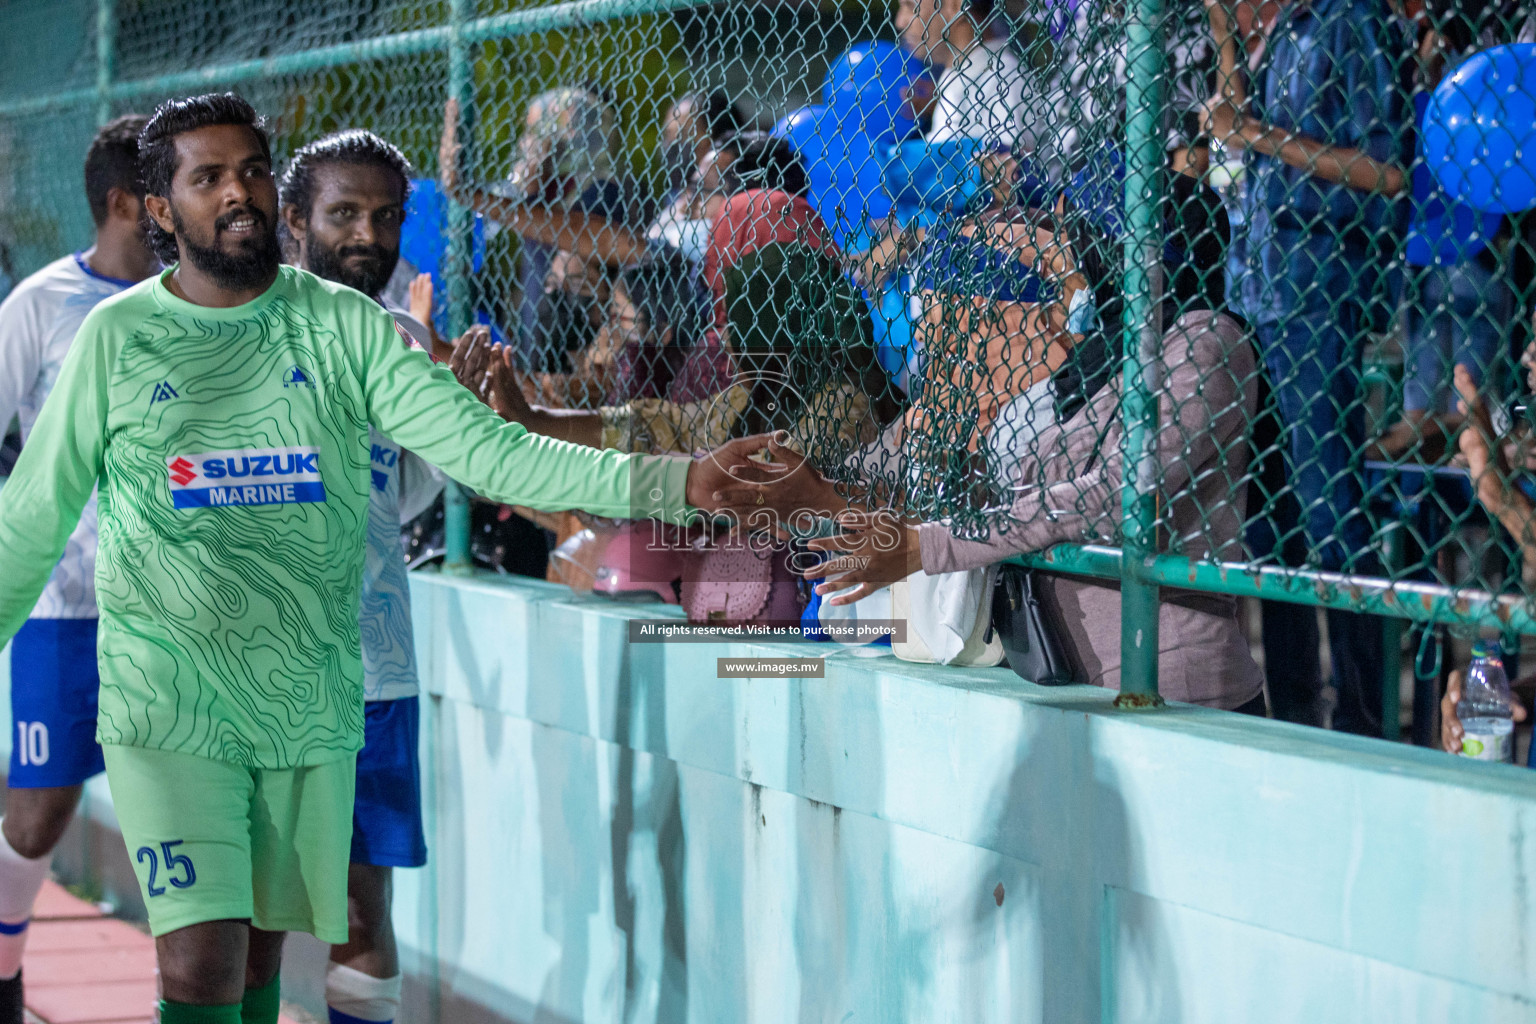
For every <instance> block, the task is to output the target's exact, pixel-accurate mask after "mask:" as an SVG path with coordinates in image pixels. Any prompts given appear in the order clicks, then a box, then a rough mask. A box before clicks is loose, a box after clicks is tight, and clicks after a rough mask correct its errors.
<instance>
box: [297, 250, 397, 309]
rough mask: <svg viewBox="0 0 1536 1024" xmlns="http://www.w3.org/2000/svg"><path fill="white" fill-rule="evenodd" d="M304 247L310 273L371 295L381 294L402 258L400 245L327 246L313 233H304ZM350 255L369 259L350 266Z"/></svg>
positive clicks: (374, 297) (373, 297)
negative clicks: (359, 266)
mask: <svg viewBox="0 0 1536 1024" xmlns="http://www.w3.org/2000/svg"><path fill="white" fill-rule="evenodd" d="M304 248H305V251H306V252H307V253H308V254H309V259H308V260H307V262H308V264H309V266H308V267H306V268H305V269H307V270H308V271H309V272H310V273H311V274H314V275H315V276H316V277H321V278H324V279H325V280H327V281H335V282H336V283H337V284H344V285H346V286H347V287H348V288H356V289H357V290H358V291H360V292H362V293H363V294H364V295H366V296H368V297H369V298H370V299H377V298H378V297H379V293H380V292H382V291H383V290H384V286H385V285H386V284H388V283H389V279H390V277H392V276H393V275H394V273H395V265H396V264H397V263H399V262H400V250H398V249H386V248H384V247H383V246H382V245H344V246H342V247H341V248H339V249H328V248H326V247H325V246H324V245H322V244H321V243H320V242H319V241H318V240H317V239H316V238H315V236H314V235H305V236H304ZM351 256H366V257H368V261H367V262H366V263H364V264H363V266H362V268H361V269H357V270H353V269H351V268H349V267H348V266H347V259H348V257H351Z"/></svg>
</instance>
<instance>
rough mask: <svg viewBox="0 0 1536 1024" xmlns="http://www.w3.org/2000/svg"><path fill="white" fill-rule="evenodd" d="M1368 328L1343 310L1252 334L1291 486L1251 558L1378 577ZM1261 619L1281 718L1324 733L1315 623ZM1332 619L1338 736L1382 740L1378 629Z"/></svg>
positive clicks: (1367, 622) (1348, 616)
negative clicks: (1368, 433) (1371, 516)
mask: <svg viewBox="0 0 1536 1024" xmlns="http://www.w3.org/2000/svg"><path fill="white" fill-rule="evenodd" d="M1361 326H1362V325H1361V316H1360V312H1359V309H1358V307H1357V306H1355V305H1354V304H1352V303H1348V302H1345V303H1342V304H1341V305H1340V306H1339V307H1338V308H1337V309H1336V310H1334V311H1332V312H1330V313H1329V314H1326V315H1324V314H1318V313H1306V312H1301V313H1297V314H1296V315H1294V316H1291V317H1288V318H1285V319H1283V320H1281V321H1279V322H1276V323H1270V324H1262V325H1260V326H1259V327H1258V329H1257V335H1258V341H1259V350H1260V352H1261V353H1262V354H1263V358H1264V364H1265V369H1266V370H1267V372H1268V375H1269V381H1270V386H1271V389H1272V391H1273V393H1274V400H1275V404H1276V407H1277V408H1278V410H1279V414H1280V423H1281V440H1282V444H1281V447H1282V449H1283V450H1284V453H1285V456H1286V462H1287V464H1288V465H1287V466H1286V470H1287V473H1286V476H1285V480H1286V481H1287V483H1288V485H1289V486H1288V489H1287V491H1286V492H1285V493H1283V494H1281V495H1279V496H1278V500H1277V501H1276V503H1275V508H1274V511H1273V513H1272V516H1271V521H1270V522H1268V523H1263V522H1260V523H1255V524H1253V525H1252V526H1250V529H1249V541H1250V545H1252V546H1254V547H1255V548H1256V550H1255V551H1254V554H1255V555H1256V556H1260V557H1263V556H1267V555H1278V556H1279V560H1280V561H1281V562H1282V564H1287V565H1299V564H1301V563H1303V562H1305V563H1308V564H1312V565H1317V566H1319V567H1320V568H1323V569H1329V570H1346V571H1351V572H1357V573H1364V574H1376V573H1379V572H1380V571H1381V566H1380V563H1379V561H1378V559H1377V558H1376V556H1375V553H1374V552H1373V551H1372V550H1371V547H1370V540H1371V530H1370V524H1369V521H1368V520H1367V518H1366V516H1365V513H1364V511H1363V508H1362V506H1363V501H1364V494H1363V489H1362V487H1361V481H1360V474H1359V472H1358V469H1357V467H1356V465H1355V458H1356V455H1357V454H1358V452H1359V451H1360V448H1361V446H1362V445H1363V442H1364V436H1365V409H1364V404H1363V396H1362V394H1361V390H1360V358H1361V346H1360V334H1361ZM1260 538H1262V540H1261V539H1260ZM1266 545H1270V546H1268V547H1266ZM1277 548H1278V550H1277ZM1262 611H1263V629H1264V670H1265V676H1266V677H1267V681H1268V683H1269V688H1270V701H1271V703H1272V704H1273V706H1274V709H1275V717H1276V718H1280V719H1284V720H1287V721H1294V722H1302V723H1305V724H1310V725H1321V724H1322V707H1321V703H1320V701H1319V699H1318V698H1319V696H1320V694H1321V690H1322V680H1321V678H1320V676H1319V673H1320V668H1319V664H1318V648H1319V644H1320V642H1321V640H1320V635H1319V633H1318V630H1317V617H1316V611H1315V610H1314V609H1313V608H1311V607H1309V606H1305V605H1293V604H1284V603H1281V602H1265V603H1264V606H1263V609H1262ZM1325 615H1326V619H1327V622H1328V638H1329V651H1330V652H1331V656H1332V657H1331V660H1332V670H1333V685H1334V688H1335V689H1336V690H1337V691H1338V706H1337V709H1336V710H1335V712H1334V718H1333V727H1334V728H1335V729H1338V730H1340V731H1344V732H1354V733H1362V734H1378V735H1379V734H1380V729H1381V711H1382V709H1381V685H1380V675H1381V664H1382V640H1381V623H1380V621H1379V620H1378V619H1377V618H1376V617H1375V616H1370V615H1362V614H1359V613H1356V612H1346V611H1336V610H1333V609H1329V610H1328V611H1327V612H1326V613H1325Z"/></svg>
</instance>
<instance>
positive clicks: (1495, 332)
mask: <svg viewBox="0 0 1536 1024" xmlns="http://www.w3.org/2000/svg"><path fill="white" fill-rule="evenodd" d="M1409 273H1410V274H1411V275H1412V278H1414V279H1416V280H1417V283H1418V291H1419V296H1418V298H1419V301H1417V302H1411V303H1409V305H1408V322H1407V325H1406V326H1407V328H1408V351H1407V353H1406V357H1405V358H1404V360H1403V408H1405V409H1407V410H1408V411H1409V412H1422V411H1424V410H1426V409H1427V410H1429V411H1431V412H1441V413H1450V412H1455V411H1456V392H1455V389H1454V388H1452V387H1451V368H1452V367H1453V366H1455V364H1457V363H1462V364H1464V365H1465V366H1466V367H1467V369H1469V370H1471V371H1472V380H1473V381H1474V382H1476V383H1478V384H1481V383H1483V381H1484V380H1486V379H1487V376H1488V371H1489V370H1491V369H1493V368H1494V365H1495V363H1494V361H1495V360H1496V359H1497V358H1498V356H1499V344H1500V339H1501V338H1502V337H1503V331H1504V329H1505V327H1506V325H1508V323H1509V322H1510V321H1511V320H1512V319H1514V304H1515V297H1514V295H1513V293H1512V292H1511V291H1510V287H1509V283H1508V281H1506V280H1505V279H1504V278H1503V277H1502V276H1501V275H1498V274H1495V273H1494V272H1493V271H1492V270H1490V269H1489V268H1488V267H1486V266H1484V265H1483V264H1482V263H1481V262H1479V261H1478V260H1476V259H1471V260H1465V261H1463V262H1461V263H1456V264H1453V265H1451V266H1446V267H1411V268H1409Z"/></svg>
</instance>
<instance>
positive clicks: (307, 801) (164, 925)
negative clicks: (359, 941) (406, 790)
mask: <svg viewBox="0 0 1536 1024" xmlns="http://www.w3.org/2000/svg"><path fill="white" fill-rule="evenodd" d="M102 751H103V753H104V755H105V757H106V762H107V782H108V783H109V784H110V786H111V788H112V803H113V806H114V808H115V809H116V811H117V821H118V826H119V828H120V829H121V830H122V833H123V841H124V842H125V843H126V844H127V845H128V855H129V856H130V857H131V858H132V859H133V862H134V870H135V871H136V872H137V873H138V876H139V890H140V892H141V893H142V894H143V896H144V905H145V906H146V907H147V908H148V909H149V929H150V931H151V932H152V933H153V934H154V935H156V936H160V935H164V934H165V933H167V932H173V931H175V930H176V929H178V928H185V927H187V926H188V925H193V924H201V923H202V922H204V921H223V920H230V919H236V920H239V919H248V920H250V922H251V923H252V924H253V925H255V926H256V927H257V928H264V929H266V930H268V931H275V932H287V931H293V932H309V933H310V934H311V935H314V936H315V937H316V938H318V939H319V940H320V941H322V942H330V943H338V942H345V941H347V862H348V860H349V859H350V855H351V848H352V791H353V787H354V785H355V784H356V779H357V768H356V761H357V758H356V755H349V756H347V757H345V758H343V759H341V760H339V761H332V762H330V763H329V764H322V765H316V766H314V767H311V768H288V769H269V768H246V767H242V766H241V765H237V764H230V763H228V762H225V761H215V760H212V759H210V758H206V757H198V756H196V755H194V754H176V753H171V752H169V751H165V750H151V749H147V748H144V747H124V746H118V745H114V744H107V745H104V746H103V747H102Z"/></svg>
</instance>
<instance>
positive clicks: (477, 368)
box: [448, 324, 491, 405]
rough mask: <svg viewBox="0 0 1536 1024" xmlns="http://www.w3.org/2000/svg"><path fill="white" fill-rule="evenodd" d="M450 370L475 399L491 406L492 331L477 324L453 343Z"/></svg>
mask: <svg viewBox="0 0 1536 1024" xmlns="http://www.w3.org/2000/svg"><path fill="white" fill-rule="evenodd" d="M448 369H449V370H451V371H453V375H454V377H456V378H458V381H459V383H460V384H463V385H464V386H465V387H466V388H469V390H470V391H473V392H474V394H475V397H476V398H478V399H480V401H482V402H485V403H486V404H487V405H489V404H490V371H491V329H490V328H489V327H486V326H485V325H483V324H477V325H475V326H474V327H471V328H470V329H469V330H467V331H465V332H464V334H463V335H462V336H461V337H460V338H459V340H458V341H455V342H454V343H453V356H452V357H451V358H450V359H449V360H448Z"/></svg>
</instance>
